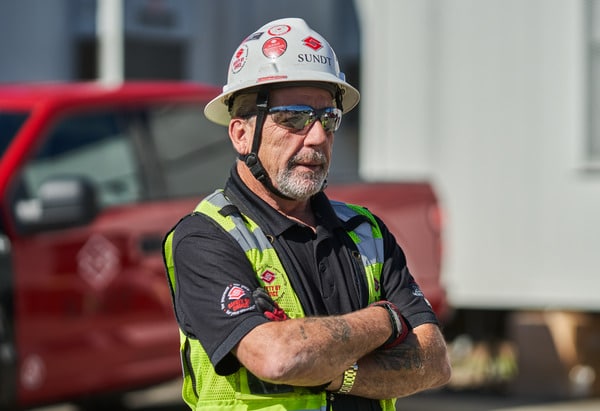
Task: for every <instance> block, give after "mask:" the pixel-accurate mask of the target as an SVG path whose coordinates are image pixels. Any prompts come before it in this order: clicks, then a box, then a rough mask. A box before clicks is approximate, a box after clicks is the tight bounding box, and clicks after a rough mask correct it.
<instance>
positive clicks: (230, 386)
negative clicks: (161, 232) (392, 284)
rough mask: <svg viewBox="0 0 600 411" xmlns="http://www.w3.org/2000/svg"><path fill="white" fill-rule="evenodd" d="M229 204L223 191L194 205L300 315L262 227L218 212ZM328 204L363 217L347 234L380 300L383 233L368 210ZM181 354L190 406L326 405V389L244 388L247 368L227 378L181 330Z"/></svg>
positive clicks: (168, 249)
mask: <svg viewBox="0 0 600 411" xmlns="http://www.w3.org/2000/svg"><path fill="white" fill-rule="evenodd" d="M230 205H231V203H230V202H229V200H228V199H227V198H226V197H225V195H224V193H223V190H217V191H215V192H214V193H213V194H211V195H210V196H208V197H206V198H205V199H204V200H203V201H202V202H200V204H199V205H198V206H197V207H196V210H195V212H198V213H202V214H205V215H207V216H209V217H210V218H212V219H213V220H215V221H216V222H217V223H218V224H219V225H220V226H221V227H222V228H223V229H224V230H225V231H227V232H228V233H229V234H230V235H231V236H232V237H233V238H234V239H235V240H236V242H238V244H239V245H240V247H241V248H242V249H243V251H244V253H245V254H246V257H247V258H248V260H249V261H250V263H251V264H252V266H253V267H254V269H255V272H256V274H257V277H258V279H259V281H260V283H261V284H262V286H263V287H265V288H266V289H267V290H268V291H269V293H270V294H271V296H272V297H273V299H274V300H275V301H277V303H278V304H279V305H280V306H281V308H283V309H284V310H285V312H286V314H287V315H288V316H289V317H290V318H300V317H304V312H303V310H302V306H301V304H300V301H299V300H298V297H297V295H296V293H295V292H294V290H293V289H292V287H291V286H290V283H289V279H288V278H287V274H286V272H285V269H284V267H283V265H282V264H281V260H280V259H279V257H278V256H277V253H276V252H275V249H274V248H273V246H272V244H271V243H270V241H269V240H268V238H267V237H266V236H265V234H264V233H263V231H262V230H261V229H260V227H259V226H258V225H257V224H256V223H255V222H253V221H252V220H251V219H249V218H248V217H247V216H242V215H240V214H239V213H230V214H228V215H223V214H221V211H222V210H224V209H225V207H227V206H230ZM332 206H333V208H334V210H335V212H336V214H337V215H338V217H339V218H340V219H341V220H342V221H348V220H349V219H350V218H352V217H355V216H356V215H357V214H361V215H364V216H366V217H367V218H368V219H369V224H361V225H359V226H358V227H356V228H355V229H354V230H353V231H350V232H348V234H349V235H350V237H351V238H352V240H353V241H354V243H355V244H356V246H357V247H358V250H359V253H360V259H361V262H362V263H363V266H364V267H365V274H366V279H367V284H368V288H369V302H375V301H377V300H379V297H380V289H379V281H380V276H381V267H382V263H383V242H382V235H381V231H380V229H379V227H378V225H377V224H376V222H375V219H374V218H373V216H372V215H371V213H370V212H369V211H368V210H366V209H364V208H362V207H359V206H353V205H348V204H344V203H340V202H333V201H332ZM173 233H174V230H172V231H171V232H170V233H169V234H168V235H167V237H166V239H165V242H164V256H165V265H166V267H167V274H168V275H167V278H168V280H169V285H170V287H171V292H172V294H173V297H174V292H175V289H176V288H175V287H176V281H175V269H174V263H173V254H172V253H173V251H172V241H173ZM180 336H181V347H180V349H181V358H182V365H183V374H184V380H183V387H182V396H183V399H184V401H185V402H186V403H187V404H188V405H189V406H190V408H192V409H194V410H203V411H225V410H231V411H251V410H257V411H258V410H261V411H283V410H296V411H308V410H322V411H325V409H326V405H327V404H326V393H325V392H321V393H313V392H311V391H310V390H308V389H305V388H302V387H294V389H293V391H292V392H289V393H285V394H269V395H256V394H251V393H250V390H249V388H248V381H247V380H248V373H247V370H246V369H245V368H243V367H242V368H240V370H239V371H238V372H236V373H234V374H232V375H229V376H225V377H224V376H219V375H217V374H216V373H215V371H214V368H213V366H212V364H211V362H210V359H209V358H208V355H207V354H206V352H205V351H204V348H203V347H202V345H201V344H200V342H199V341H198V340H196V339H193V338H190V337H188V336H186V335H185V334H184V333H183V332H182V331H180ZM380 404H381V407H382V410H383V411H394V410H395V400H382V401H380Z"/></svg>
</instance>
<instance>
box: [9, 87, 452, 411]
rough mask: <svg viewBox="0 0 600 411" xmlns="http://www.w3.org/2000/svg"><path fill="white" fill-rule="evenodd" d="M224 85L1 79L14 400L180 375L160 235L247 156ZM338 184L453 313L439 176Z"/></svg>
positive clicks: (88, 392) (75, 396)
mask: <svg viewBox="0 0 600 411" xmlns="http://www.w3.org/2000/svg"><path fill="white" fill-rule="evenodd" d="M218 93H219V90H218V89H217V88H215V87H211V86H205V85H198V84H190V83H180V82H145V83H143V82H140V83H126V84H124V85H122V86H119V87H106V86H102V85H99V84H96V83H80V84H36V85H32V84H28V85H1V86H0V152H1V154H2V158H1V162H0V408H1V409H6V408H11V407H30V406H33V405H39V404H47V403H53V402H59V401H80V400H81V401H83V400H85V399H89V398H91V397H95V396H98V395H106V394H108V393H114V392H126V391H128V390H132V389H135V388H141V387H144V386H149V385H153V384H156V383H159V382H163V381H168V380H170V379H174V378H177V377H178V376H180V373H181V371H180V361H179V352H178V344H179V343H178V332H177V326H176V323H175V319H174V315H173V311H172V306H171V296H170V293H169V289H168V287H167V283H166V277H165V272H164V267H163V263H162V257H161V241H162V238H163V236H164V234H165V233H166V231H167V230H168V229H169V228H170V227H171V226H173V225H174V224H175V223H176V222H177V221H178V219H179V218H180V217H181V216H182V215H184V214H185V213H188V212H189V211H190V210H192V209H193V208H194V206H195V205H196V203H197V202H198V200H199V199H200V197H201V194H202V193H205V192H209V191H212V190H213V189H215V188H217V187H219V186H221V184H222V182H223V181H224V179H225V176H226V175H227V174H228V172H229V168H230V166H231V164H232V163H233V160H234V155H233V151H232V149H231V146H230V143H229V140H228V139H227V138H226V137H225V130H224V129H223V128H222V127H220V126H217V125H213V124H212V123H210V122H208V121H207V120H205V119H204V116H203V114H202V110H203V106H204V104H205V103H206V102H208V101H209V100H210V99H211V98H213V96H215V95H217V94H218ZM328 190H329V191H328V193H329V194H330V196H331V197H334V198H338V199H342V200H347V201H351V202H355V203H359V204H366V205H368V206H369V207H370V208H371V209H372V210H373V211H374V212H375V213H377V214H379V215H380V216H381V217H383V218H384V219H385V220H386V221H387V222H388V223H389V224H390V228H391V229H392V230H393V231H394V232H395V234H396V235H397V239H398V241H399V242H400V243H401V244H402V246H403V247H404V249H405V251H406V253H407V257H408V260H409V265H410V266H411V270H412V272H413V273H414V275H415V277H417V280H418V281H419V282H420V284H421V286H422V288H423V291H424V292H425V294H426V295H427V297H428V299H429V300H430V302H431V303H432V305H433V307H434V309H435V310H436V311H437V312H438V314H440V315H441V316H442V317H443V316H444V315H445V311H446V302H445V301H446V300H445V294H444V290H443V288H442V287H441V284H440V278H439V276H440V260H441V247H440V241H441V240H440V234H441V233H440V231H441V230H440V224H439V208H438V203H437V200H436V197H435V195H434V192H433V190H432V189H431V187H430V186H429V185H428V184H426V183H424V184H402V183H397V184H351V185H345V186H339V187H335V186H332V187H330V188H328ZM83 403H84V402H82V404H83ZM88 404H90V403H88Z"/></svg>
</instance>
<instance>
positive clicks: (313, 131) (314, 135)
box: [304, 119, 333, 146]
mask: <svg viewBox="0 0 600 411" xmlns="http://www.w3.org/2000/svg"><path fill="white" fill-rule="evenodd" d="M331 135H333V133H331ZM329 137H330V135H329V133H327V132H326V131H325V129H324V128H323V124H321V120H319V119H317V120H315V121H314V122H313V123H312V124H311V125H310V126H309V129H308V131H307V132H306V137H305V138H304V144H306V145H313V146H318V145H321V144H324V143H326V142H327V140H328V139H329Z"/></svg>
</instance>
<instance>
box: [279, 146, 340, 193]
mask: <svg viewBox="0 0 600 411" xmlns="http://www.w3.org/2000/svg"><path fill="white" fill-rule="evenodd" d="M306 157H307V156H295V157H293V158H291V159H290V161H289V162H288V164H287V167H286V168H285V170H282V171H280V172H279V173H278V174H277V176H276V177H275V181H276V183H277V187H278V189H279V191H280V192H281V193H282V194H283V195H285V196H287V197H289V198H293V199H294V200H306V199H308V198H310V197H312V196H313V195H315V194H317V193H318V192H319V191H321V189H322V188H323V183H324V182H325V179H326V178H327V174H328V172H329V167H328V166H326V164H327V162H326V159H325V156H324V155H323V154H322V153H320V152H314V153H313V154H311V155H310V156H308V157H309V158H310V160H311V161H315V160H317V161H320V162H321V163H322V164H323V167H322V168H321V169H319V170H316V171H306V172H298V171H295V164H296V163H297V162H298V161H299V160H300V159H306Z"/></svg>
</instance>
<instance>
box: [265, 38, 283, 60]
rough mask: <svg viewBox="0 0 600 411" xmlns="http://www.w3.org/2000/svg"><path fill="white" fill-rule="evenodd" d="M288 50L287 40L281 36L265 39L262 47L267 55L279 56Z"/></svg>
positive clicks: (269, 56) (270, 56)
mask: <svg viewBox="0 0 600 411" xmlns="http://www.w3.org/2000/svg"><path fill="white" fill-rule="evenodd" d="M286 50H287V41H285V40H284V39H282V38H281V37H272V38H270V39H269V40H267V41H265V43H264V44H263V47H262V52H263V54H264V55H265V57H268V58H277V57H279V56H281V55H282V54H283V53H285V51H286Z"/></svg>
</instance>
